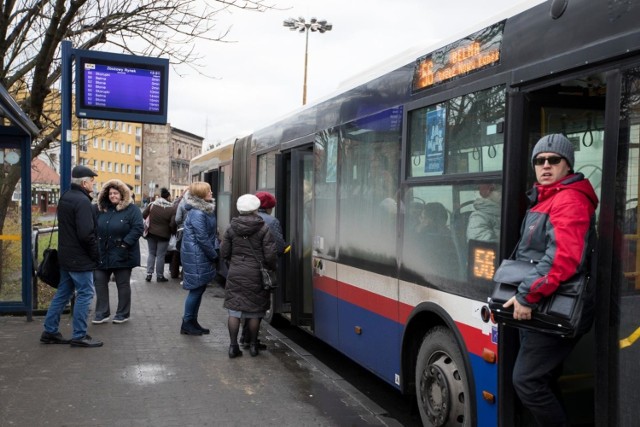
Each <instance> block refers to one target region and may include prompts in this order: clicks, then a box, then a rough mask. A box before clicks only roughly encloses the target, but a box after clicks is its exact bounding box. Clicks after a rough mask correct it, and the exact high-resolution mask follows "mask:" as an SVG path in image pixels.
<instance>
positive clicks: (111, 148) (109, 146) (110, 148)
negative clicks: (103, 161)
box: [107, 140, 113, 151]
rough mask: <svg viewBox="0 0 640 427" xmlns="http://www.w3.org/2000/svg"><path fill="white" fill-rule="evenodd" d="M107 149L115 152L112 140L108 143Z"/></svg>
mask: <svg viewBox="0 0 640 427" xmlns="http://www.w3.org/2000/svg"><path fill="white" fill-rule="evenodd" d="M107 147H108V150H109V151H113V145H111V140H109V141H107Z"/></svg>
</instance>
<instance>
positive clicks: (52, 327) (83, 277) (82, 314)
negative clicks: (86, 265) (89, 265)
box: [44, 268, 95, 339]
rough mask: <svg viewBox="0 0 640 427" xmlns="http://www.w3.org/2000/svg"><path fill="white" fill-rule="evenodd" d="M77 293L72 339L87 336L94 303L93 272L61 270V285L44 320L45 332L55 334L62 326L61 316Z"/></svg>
mask: <svg viewBox="0 0 640 427" xmlns="http://www.w3.org/2000/svg"><path fill="white" fill-rule="evenodd" d="M74 290H75V292H76V302H75V304H74V306H73V335H72V337H71V338H72V339H81V338H83V337H84V336H85V335H87V319H88V317H89V310H90V309H91V302H92V301H93V294H94V292H95V290H94V288H93V271H67V270H65V269H63V268H61V269H60V284H59V285H58V290H57V291H56V294H55V295H54V296H53V299H52V300H51V305H50V306H49V310H47V316H46V317H45V318H44V330H45V331H47V332H49V333H52V334H55V333H56V332H58V327H59V325H60V315H62V311H63V310H64V308H65V307H66V305H67V304H68V303H69V301H70V300H71V297H72V296H73V291H74Z"/></svg>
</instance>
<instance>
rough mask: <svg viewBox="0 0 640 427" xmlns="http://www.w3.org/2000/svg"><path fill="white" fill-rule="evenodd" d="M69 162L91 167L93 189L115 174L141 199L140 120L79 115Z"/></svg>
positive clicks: (115, 176) (137, 199)
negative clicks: (113, 119) (101, 118)
mask: <svg viewBox="0 0 640 427" xmlns="http://www.w3.org/2000/svg"><path fill="white" fill-rule="evenodd" d="M73 133H74V138H73V142H74V150H72V156H73V157H74V158H73V159H72V161H71V164H80V165H85V166H88V167H90V168H92V169H94V170H95V171H96V172H97V173H98V176H97V178H96V190H99V189H100V188H102V185H103V184H104V183H105V182H107V181H109V180H110V179H114V178H117V179H119V180H121V181H123V182H125V183H126V184H129V185H130V186H132V187H133V193H134V194H135V199H136V202H137V203H140V201H141V200H142V195H143V191H142V161H143V159H142V124H141V123H127V122H118V121H110V120H91V119H79V120H78V126H77V128H74V130H73Z"/></svg>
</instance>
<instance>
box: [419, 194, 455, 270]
mask: <svg viewBox="0 0 640 427" xmlns="http://www.w3.org/2000/svg"><path fill="white" fill-rule="evenodd" d="M448 220H449V212H448V211H447V209H446V208H445V207H444V206H443V205H442V203H439V202H431V203H427V204H425V205H424V208H423V209H422V212H421V213H420V216H419V218H418V225H417V227H416V230H415V235H416V236H417V238H418V241H419V242H420V246H419V247H420V248H421V250H422V251H423V253H422V255H423V257H424V259H425V260H428V265H427V272H428V273H431V274H435V275H438V276H442V277H447V276H448V275H449V274H450V272H451V271H455V270H456V269H457V268H458V257H457V255H456V248H455V246H454V244H453V238H452V237H451V230H450V229H449V227H448V226H447V222H448Z"/></svg>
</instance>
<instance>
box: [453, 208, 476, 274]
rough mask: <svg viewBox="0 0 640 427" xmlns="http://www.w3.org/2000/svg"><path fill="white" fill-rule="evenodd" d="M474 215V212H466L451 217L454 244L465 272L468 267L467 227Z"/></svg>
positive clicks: (457, 212) (456, 213) (458, 212)
mask: <svg viewBox="0 0 640 427" xmlns="http://www.w3.org/2000/svg"><path fill="white" fill-rule="evenodd" d="M472 213H473V210H470V211H465V212H460V211H456V212H454V213H453V214H452V216H451V228H452V234H453V243H454V244H455V247H456V250H457V251H458V259H459V260H460V267H461V269H463V270H466V267H467V250H468V248H467V226H468V225H469V217H470V216H471V214H472Z"/></svg>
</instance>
